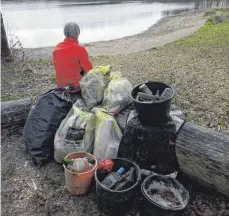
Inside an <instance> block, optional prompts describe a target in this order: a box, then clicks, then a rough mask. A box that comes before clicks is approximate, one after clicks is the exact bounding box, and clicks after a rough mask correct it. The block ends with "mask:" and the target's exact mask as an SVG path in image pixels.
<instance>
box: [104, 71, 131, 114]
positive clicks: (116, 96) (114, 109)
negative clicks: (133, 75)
mask: <svg viewBox="0 0 229 216" xmlns="http://www.w3.org/2000/svg"><path fill="white" fill-rule="evenodd" d="M132 88H133V87H132V85H131V83H130V82H129V80H128V79H127V78H125V77H121V76H120V75H119V74H117V76H115V75H113V77H112V80H111V81H110V83H109V84H108V87H107V88H106V90H105V92H104V99H103V102H102V104H103V106H104V108H105V109H106V110H107V111H108V113H110V114H111V113H112V114H116V113H119V112H120V111H121V110H122V109H124V108H126V107H127V106H128V105H129V104H130V103H131V102H132V100H131V97H130V93H131V90H132Z"/></svg>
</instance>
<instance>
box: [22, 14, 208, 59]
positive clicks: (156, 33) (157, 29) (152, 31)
mask: <svg viewBox="0 0 229 216" xmlns="http://www.w3.org/2000/svg"><path fill="white" fill-rule="evenodd" d="M203 15H204V11H203V10H200V11H192V12H185V13H181V14H178V15H173V16H169V17H165V18H163V19H161V20H160V21H159V22H158V23H156V24H155V25H153V26H151V27H150V28H149V29H148V30H146V31H144V32H142V33H140V34H136V35H132V36H128V37H124V38H120V39H115V40H110V41H101V42H92V43H89V44H85V47H86V48H87V50H88V52H89V55H90V56H103V55H111V56H117V55H126V54H130V53H135V52H139V51H143V50H147V49H152V48H156V47H159V46H163V45H165V44H167V43H170V42H172V41H175V40H178V39H180V38H183V37H186V36H188V35H190V34H192V33H193V32H194V31H196V30H197V29H198V28H200V27H201V26H203V25H204V23H205V20H206V19H205V18H204V16H203ZM53 50H54V47H42V48H27V49H25V52H26V55H27V56H28V57H29V58H31V59H33V60H39V59H50V58H52V53H53Z"/></svg>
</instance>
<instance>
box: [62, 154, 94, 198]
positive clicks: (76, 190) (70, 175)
mask: <svg viewBox="0 0 229 216" xmlns="http://www.w3.org/2000/svg"><path fill="white" fill-rule="evenodd" d="M83 157H87V158H88V159H89V161H95V163H94V167H93V168H92V169H91V170H89V171H87V172H81V173H76V172H72V171H70V170H69V169H68V168H67V167H66V166H65V164H64V165H63V166H64V170H65V183H66V187H67V189H68V191H69V192H70V193H72V194H75V195H80V194H85V193H86V192H87V189H88V187H89V185H90V183H91V180H92V178H93V176H94V172H95V169H96V167H97V160H96V158H95V157H94V156H93V155H92V154H90V153H87V152H76V153H71V154H69V155H67V156H66V157H65V158H68V159H76V158H83Z"/></svg>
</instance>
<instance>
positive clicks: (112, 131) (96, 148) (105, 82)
mask: <svg viewBox="0 0 229 216" xmlns="http://www.w3.org/2000/svg"><path fill="white" fill-rule="evenodd" d="M80 87H81V92H78V93H71V91H70V89H54V90H51V91H49V92H47V93H45V94H44V95H43V96H41V97H40V98H39V99H38V100H37V102H36V104H35V106H34V108H33V109H32V110H31V111H30V113H29V116H28V118H27V121H26V124H25V127H24V131H23V138H24V141H25V144H26V147H27V150H28V152H29V153H30V155H31V156H32V159H33V161H34V163H35V164H36V165H38V166H42V165H44V164H46V163H47V162H48V161H50V160H51V159H52V157H53V155H54V158H55V160H56V161H57V162H58V163H62V161H63V159H64V158H65V157H66V155H68V154H70V153H72V152H89V153H92V152H93V154H94V155H95V156H96V158H97V159H98V160H99V161H102V160H104V159H106V158H115V157H116V156H117V153H118V148H119V143H120V141H121V138H122V132H121V130H120V128H119V126H118V124H117V121H116V119H115V117H114V116H115V115H116V114H117V113H119V112H120V111H121V110H123V109H124V108H125V107H126V106H128V105H129V104H130V103H131V102H132V100H131V97H130V93H131V90H132V85H131V83H130V82H129V81H128V80H127V79H126V78H125V77H122V74H121V73H120V72H112V71H111V66H110V65H108V66H98V67H95V68H93V69H92V70H91V71H89V72H88V73H87V74H86V75H85V76H84V77H83V78H82V79H81V81H80Z"/></svg>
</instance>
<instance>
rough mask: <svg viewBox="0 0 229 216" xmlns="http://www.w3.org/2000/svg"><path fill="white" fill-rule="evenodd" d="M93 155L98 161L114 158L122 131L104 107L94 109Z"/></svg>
mask: <svg viewBox="0 0 229 216" xmlns="http://www.w3.org/2000/svg"><path fill="white" fill-rule="evenodd" d="M95 113H96V132H95V145H94V152H93V153H94V155H95V157H96V158H97V160H98V161H102V160H104V159H106V158H115V157H117V154H118V149H119V144H120V142H121V139H122V132H121V130H120V128H119V126H118V124H117V122H116V120H115V119H114V117H113V116H111V115H109V114H107V113H106V111H105V110H104V109H96V111H95Z"/></svg>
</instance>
